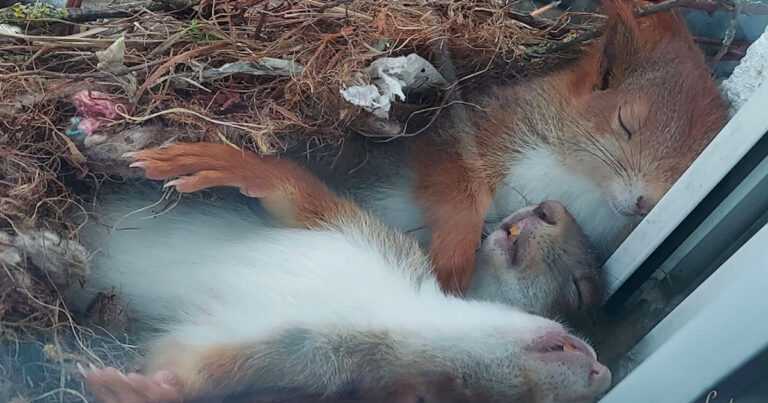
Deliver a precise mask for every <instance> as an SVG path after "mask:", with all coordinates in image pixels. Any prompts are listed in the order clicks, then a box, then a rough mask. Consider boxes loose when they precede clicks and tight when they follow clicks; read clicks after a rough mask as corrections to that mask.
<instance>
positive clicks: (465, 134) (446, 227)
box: [411, 0, 726, 292]
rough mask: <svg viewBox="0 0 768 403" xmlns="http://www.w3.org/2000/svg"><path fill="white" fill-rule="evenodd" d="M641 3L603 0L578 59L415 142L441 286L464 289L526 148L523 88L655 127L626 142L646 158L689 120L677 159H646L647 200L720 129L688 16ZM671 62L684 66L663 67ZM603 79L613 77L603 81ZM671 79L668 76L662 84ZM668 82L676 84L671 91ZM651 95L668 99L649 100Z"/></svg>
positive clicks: (596, 117) (558, 103) (562, 105)
mask: <svg viewBox="0 0 768 403" xmlns="http://www.w3.org/2000/svg"><path fill="white" fill-rule="evenodd" d="M641 4H643V3H642V2H640V1H636V0H605V1H604V2H603V5H604V10H605V13H606V14H607V16H608V21H607V26H606V31H605V33H604V34H603V35H602V37H601V38H599V40H597V41H595V42H594V43H593V44H592V45H590V46H589V47H588V48H587V49H586V53H585V54H584V56H583V57H582V58H580V59H579V60H578V61H576V62H575V63H573V64H572V65H571V66H569V67H568V68H566V69H563V70H561V71H559V72H557V73H553V74H552V75H550V76H547V77H543V78H541V79H539V80H538V81H531V82H528V83H522V85H518V86H507V87H501V88H498V89H496V90H495V92H494V91H490V92H489V94H482V95H481V97H480V98H481V102H478V104H480V105H481V108H478V109H467V112H466V116H462V115H459V117H458V118H455V120H456V122H453V121H451V119H450V117H446V119H447V120H448V121H450V123H449V124H447V125H446V124H443V126H442V127H441V128H439V129H438V131H439V132H441V133H438V134H437V135H438V136H440V137H441V138H445V137H448V138H449V139H451V140H449V141H453V142H454V144H452V145H450V144H448V145H446V144H442V145H443V147H442V148H438V147H436V146H435V145H434V144H431V143H429V141H427V140H425V141H421V144H417V145H416V146H415V152H413V153H412V157H411V158H412V159H413V161H412V163H413V165H414V166H415V167H416V175H417V186H416V189H415V192H416V195H417V200H418V201H419V202H420V203H421V206H422V208H423V210H424V211H425V214H426V216H427V225H428V226H429V227H430V228H431V230H432V233H433V241H432V245H431V252H430V253H431V256H432V258H433V260H434V265H435V270H436V272H437V275H438V278H439V280H440V283H441V285H442V286H443V287H444V288H445V289H448V290H451V291H454V292H461V291H462V290H463V289H465V288H466V287H467V285H468V282H469V279H470V278H471V275H472V272H473V270H474V251H475V247H476V246H477V244H478V242H479V237H480V231H481V227H482V224H483V218H484V216H485V214H486V210H487V209H488V207H489V205H490V203H491V200H492V197H493V194H494V190H495V188H496V187H497V185H498V184H499V183H500V181H501V180H502V179H503V178H504V177H505V176H506V175H507V174H508V172H507V171H506V170H507V169H508V168H507V167H508V162H509V160H510V158H512V156H513V155H515V154H516V153H519V152H520V149H519V144H521V143H520V142H519V141H520V138H519V136H521V134H519V133H518V132H525V130H519V128H521V127H524V126H525V125H527V124H528V121H526V116H520V114H519V111H521V108H518V107H516V106H515V105H514V104H515V103H516V102H517V100H518V99H520V97H524V96H525V94H526V92H527V91H533V90H540V89H541V88H544V90H545V91H548V97H546V99H545V100H544V101H542V102H541V103H539V104H537V105H531V104H530V102H534V101H529V104H528V105H527V106H526V108H528V109H522V110H525V111H531V110H535V111H537V113H542V114H543V115H545V116H546V114H547V113H549V114H561V113H563V112H562V111H563V110H567V111H569V113H572V114H573V116H580V117H581V118H582V119H584V122H588V125H590V126H591V127H592V128H594V129H595V130H594V131H595V132H596V133H611V132H620V130H621V127H620V126H619V125H620V123H619V121H618V120H617V119H616V116H617V113H616V112H617V105H620V106H621V111H620V113H621V116H622V118H623V119H624V120H625V121H626V122H625V123H626V124H627V125H629V126H630V127H631V128H632V129H634V130H635V131H641V130H645V131H646V132H649V133H647V134H646V133H645V132H644V133H643V134H642V135H638V136H635V137H634V138H633V139H632V141H631V143H630V144H629V146H630V147H634V148H635V149H639V150H643V151H644V152H645V153H646V155H651V157H650V158H655V156H658V155H661V154H663V153H664V152H665V151H664V149H666V148H667V144H666V143H660V140H659V139H658V138H657V137H656V136H654V132H661V131H663V130H664V128H665V127H667V126H669V125H675V124H682V125H685V126H681V127H684V128H685V129H682V130H681V135H680V136H679V138H678V139H677V140H676V144H675V147H676V148H677V149H678V150H677V151H676V152H678V153H679V158H669V157H668V156H666V155H664V158H663V160H662V158H660V157H659V160H658V161H656V160H651V161H648V162H649V163H650V165H653V166H655V167H656V168H655V172H654V175H655V177H653V178H649V179H648V183H647V192H648V193H647V194H646V195H645V196H644V197H645V199H646V200H647V201H648V204H649V205H652V204H655V202H657V201H658V200H659V199H660V198H661V196H662V195H663V193H664V192H665V191H666V190H667V189H668V187H669V186H670V185H671V182H672V181H673V180H674V179H675V178H676V177H677V176H679V175H680V174H681V173H682V171H683V170H684V169H685V168H686V167H687V166H688V164H689V163H690V162H691V161H692V160H693V159H694V158H695V156H696V155H697V154H698V153H699V152H700V151H701V150H702V149H703V147H704V146H705V145H706V144H707V143H708V141H709V139H710V138H711V137H710V136H712V135H714V133H716V132H717V131H718V130H719V128H720V127H722V125H723V122H724V120H725V116H726V115H725V114H726V108H725V107H724V104H723V102H722V100H721V98H720V97H719V92H718V91H717V89H716V87H715V84H714V81H713V80H712V79H711V77H710V76H709V74H710V73H709V71H708V70H707V68H706V65H705V63H704V59H703V55H702V54H701V52H700V51H699V50H698V49H697V48H696V45H695V43H694V42H693V40H692V37H691V35H690V34H689V33H688V31H687V28H686V26H685V24H684V22H683V21H682V19H681V18H679V17H678V16H677V15H676V14H675V13H674V12H664V13H657V14H654V15H651V16H647V17H636V16H635V15H634V10H635V7H637V6H639V5H641ZM670 60H671V61H672V62H669V61H670ZM660 61H663V62H660ZM665 64H666V65H665ZM638 68H639V69H642V70H643V71H647V72H648V73H649V75H648V76H642V77H641V79H642V78H644V77H650V78H649V80H655V81H651V82H647V83H645V85H644V86H643V85H637V83H636V82H634V83H633V85H634V87H632V88H637V87H643V88H644V89H643V90H644V91H646V92H645V93H643V94H639V93H638V94H635V93H630V92H628V90H619V89H617V88H618V87H619V84H621V83H623V82H624V81H625V80H628V79H630V78H629V75H628V74H629V72H631V71H633V70H632V69H638ZM665 69H667V70H674V72H675V73H678V74H679V73H680V72H682V74H679V75H667V74H666V71H665ZM681 76H682V77H684V78H685V79H687V80H690V81H689V83H695V84H696V85H695V86H691V85H685V86H683V87H682V88H683V89H684V91H679V90H678V89H677V88H678V87H675V86H674V85H673V84H678V83H677V82H676V80H679V77H681ZM673 77H674V78H673ZM606 78H607V79H608V80H609V81H608V82H604V81H605V79H606ZM632 79H634V80H638V78H637V77H634V78H632ZM665 79H666V80H667V81H668V82H663V80H665ZM537 86H540V87H537ZM606 86H607V87H610V90H608V91H596V90H605V89H606V88H605V87H606ZM671 88H676V89H675V91H679V92H676V93H675V94H673V96H666V94H667V93H668V92H669V91H670V89H671ZM542 99H544V98H542ZM651 99H661V100H665V102H667V103H666V104H659V103H653V102H651V101H650V100H651ZM691 100H695V101H691ZM471 101H475V100H474V99H473V100H471ZM537 102H538V101H537ZM659 110H665V111H669V110H674V111H677V112H679V113H677V114H676V116H679V118H678V119H679V122H669V121H662V120H660V119H661V118H658V117H657V115H661V114H659V113H657V112H658V111H659ZM538 111H541V112H538ZM665 116H669V113H667V114H666V115H665ZM689 117H692V118H689ZM641 119H645V120H643V121H642V122H641ZM654 119H655V120H654ZM461 125H465V126H466V128H462V127H460V126H461ZM457 133H458V136H457V135H456V134H457ZM665 141H668V140H665ZM522 144H525V139H523V141H522ZM649 153H650V154H649ZM653 153H656V154H653ZM651 207H652V206H651Z"/></svg>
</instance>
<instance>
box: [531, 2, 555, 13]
mask: <svg viewBox="0 0 768 403" xmlns="http://www.w3.org/2000/svg"><path fill="white" fill-rule="evenodd" d="M560 3H562V1H561V0H557V1H553V2H551V3H549V4H547V5H546V6H544V7H539V8H537V9H535V10H533V11H531V17H538V16H539V15H541V14H543V13H545V12H547V11H549V10H551V9H553V8H555V7H557V6H559V5H560Z"/></svg>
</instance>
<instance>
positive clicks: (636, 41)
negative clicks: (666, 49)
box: [595, 0, 695, 89]
mask: <svg viewBox="0 0 768 403" xmlns="http://www.w3.org/2000/svg"><path fill="white" fill-rule="evenodd" d="M650 4H652V2H648V1H642V0H602V8H603V13H604V14H605V15H606V16H607V17H608V21H607V23H606V26H605V34H604V35H603V36H602V38H601V41H600V43H598V44H597V47H598V49H596V50H595V53H597V57H596V58H595V62H596V63H598V65H597V66H595V67H598V70H599V71H600V80H599V83H597V85H596V87H597V88H598V89H609V88H615V87H616V86H618V85H619V84H620V83H621V82H622V81H623V80H624V77H625V75H626V73H627V71H628V70H629V69H630V67H631V66H633V65H636V64H637V63H638V62H641V61H642V60H647V59H648V57H649V56H650V55H651V54H652V53H653V52H654V51H655V50H656V49H657V48H658V46H659V45H660V44H661V43H663V42H665V41H670V40H673V41H677V42H679V41H681V40H682V41H685V42H687V43H688V44H689V45H690V46H691V48H692V49H693V47H694V46H695V45H694V43H693V39H692V38H691V36H690V33H689V32H688V29H687V27H686V25H685V22H684V21H683V20H682V18H680V17H679V16H678V15H677V14H676V13H675V12H674V11H666V12H658V13H655V14H651V15H648V16H644V17H638V16H637V14H636V12H637V10H638V8H639V7H643V6H647V5H650Z"/></svg>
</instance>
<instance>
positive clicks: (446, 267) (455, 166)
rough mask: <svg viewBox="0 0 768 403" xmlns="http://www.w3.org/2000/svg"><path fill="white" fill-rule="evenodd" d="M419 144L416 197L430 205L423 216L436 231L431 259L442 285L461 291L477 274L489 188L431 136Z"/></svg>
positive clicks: (416, 167)
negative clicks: (440, 148) (477, 254)
mask: <svg viewBox="0 0 768 403" xmlns="http://www.w3.org/2000/svg"><path fill="white" fill-rule="evenodd" d="M421 142H422V143H423V144H420V145H419V147H418V148H417V150H418V152H419V154H418V155H419V157H420V158H415V159H414V160H413V162H414V171H415V172H416V178H417V184H416V189H415V195H416V198H417V200H418V201H419V202H420V203H421V204H422V205H424V206H428V208H427V209H426V210H425V220H426V223H427V225H428V226H429V227H430V228H431V230H432V243H431V246H430V257H431V258H432V262H433V266H434V268H435V275H436V277H437V280H438V282H439V283H440V286H441V287H442V289H443V290H444V291H447V292H451V293H456V294H461V293H462V292H463V291H464V290H466V288H467V287H469V284H470V281H471V280H472V275H473V274H474V270H475V252H476V250H477V247H478V246H479V244H480V236H481V233H482V229H483V222H484V219H485V214H486V211H487V210H488V208H489V206H490V203H491V191H490V188H489V187H488V186H487V185H486V184H485V183H484V181H483V180H482V178H478V177H477V176H475V175H474V174H473V172H472V166H471V165H469V164H467V163H465V160H464V159H462V158H460V156H459V155H458V154H457V153H455V152H450V151H443V152H441V151H436V150H437V148H436V146H435V145H434V144H427V143H430V142H429V141H428V140H421ZM429 150H432V151H429ZM425 152H426V153H428V154H426V155H425V154H423V153H425Z"/></svg>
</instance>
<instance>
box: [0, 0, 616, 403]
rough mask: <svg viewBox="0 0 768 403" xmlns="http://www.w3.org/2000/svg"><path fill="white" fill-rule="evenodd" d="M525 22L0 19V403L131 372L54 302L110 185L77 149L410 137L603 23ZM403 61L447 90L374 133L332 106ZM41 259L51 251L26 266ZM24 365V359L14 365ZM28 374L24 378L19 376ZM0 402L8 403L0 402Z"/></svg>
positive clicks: (214, 10) (376, 13)
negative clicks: (114, 370) (376, 72)
mask: <svg viewBox="0 0 768 403" xmlns="http://www.w3.org/2000/svg"><path fill="white" fill-rule="evenodd" d="M533 10H536V8H535V6H534V5H533V4H528V3H524V2H522V1H521V2H517V3H511V2H505V1H498V0H452V1H449V0H437V1H416V0H414V1H387V0H354V1H344V0H341V1H316V0H286V1H280V0H226V1H217V2H211V1H207V0H204V1H202V2H199V3H197V2H191V1H188V0H173V1H169V0H162V1H146V0H142V1H139V2H134V3H128V4H122V5H120V7H119V8H89V9H57V8H54V7H51V6H46V5H40V4H36V5H29V4H27V5H22V4H16V5H14V6H12V7H10V8H6V9H0V53H1V54H2V55H3V56H2V58H1V59H0V157H2V158H0V268H2V269H3V270H0V277H2V278H1V279H0V324H2V328H0V346H1V347H0V400H3V399H5V400H4V401H6V400H10V399H11V398H19V399H20V396H22V395H23V396H24V397H25V398H35V401H84V397H83V393H84V392H83V390H82V385H81V384H80V382H79V381H78V380H77V376H76V370H73V368H74V363H75V362H82V363H85V362H102V363H108V364H109V365H113V366H120V365H122V364H124V363H125V362H126V357H129V356H133V355H135V354H136V353H135V351H134V349H133V348H132V347H131V346H130V345H129V344H127V343H126V339H125V338H124V337H123V335H120V334H119V333H120V332H119V331H117V332H116V333H117V334H115V332H111V333H110V332H99V333H95V332H94V331H92V330H88V329H86V328H81V327H79V325H78V323H84V321H85V320H86V319H84V318H73V317H72V315H71V314H70V312H69V310H68V309H67V307H66V305H65V304H64V303H63V302H62V301H63V300H62V298H61V293H62V291H63V290H64V289H66V288H67V287H69V286H71V285H72V284H77V283H78V282H79V281H81V280H82V278H83V277H84V275H85V273H86V267H87V264H86V262H87V254H86V253H85V251H84V250H82V248H81V247H80V246H79V245H78V244H77V243H76V239H77V232H78V229H79V228H80V225H81V223H82V216H83V214H79V213H80V212H84V211H87V210H89V208H88V207H87V206H88V200H89V199H90V196H91V195H92V194H93V192H94V190H95V189H96V188H97V187H98V184H99V183H100V181H102V180H104V179H107V177H108V175H107V174H114V173H115V170H114V169H113V170H110V169H107V168H106V167H107V165H109V164H108V160H109V158H106V157H105V158H102V157H103V155H104V153H105V152H106V151H104V149H99V146H92V144H91V145H89V141H92V142H93V141H94V140H93V139H94V138H98V137H101V138H111V139H114V138H117V137H120V136H122V137H120V138H121V139H123V140H125V143H126V144H130V147H129V149H127V150H122V149H113V148H114V147H112V146H109V147H112V148H110V149H109V152H111V153H112V154H115V153H117V154H119V151H121V150H122V151H128V150H130V149H133V148H141V147H143V146H148V145H152V144H153V141H155V140H157V139H154V140H153V139H144V138H143V137H142V136H145V135H146V130H155V131H156V132H157V133H162V134H163V135H165V136H166V139H167V136H169V134H168V133H174V134H173V135H174V136H177V137H183V136H184V135H188V134H189V133H194V135H193V137H195V138H204V139H206V140H208V141H217V142H229V143H233V144H237V145H239V146H243V147H246V148H249V149H252V150H255V151H258V152H261V153H275V152H280V151H282V150H285V149H287V148H288V147H290V146H291V145H293V144H295V143H297V142H305V141H314V142H319V143H340V142H342V141H344V139H345V138H347V137H348V136H355V135H360V134H365V133H368V132H370V131H371V129H372V128H381V127H390V128H391V127H394V128H395V129H394V130H393V131H392V132H391V133H387V135H392V136H399V135H408V134H409V131H415V130H417V129H414V128H410V127H407V125H406V124H404V122H407V121H409V118H410V116H412V115H413V114H418V113H423V114H428V113H431V112H430V111H434V110H435V109H436V108H437V107H439V106H440V105H441V102H442V100H444V99H445V95H446V93H447V92H449V91H450V90H451V89H453V88H457V87H458V86H463V87H465V88H468V89H471V88H472V86H479V85H482V83H483V82H487V81H488V80H498V79H519V78H520V77H525V76H529V75H532V74H540V73H545V72H548V71H551V70H552V69H555V68H557V67H558V66H560V65H562V64H563V63H566V62H568V61H569V60H572V59H573V58H574V57H576V56H578V54H579V50H580V48H581V46H580V45H582V44H583V43H585V42H586V41H589V40H591V39H593V38H595V37H596V36H597V35H598V34H599V32H600V27H601V23H602V21H603V19H602V17H601V16H599V15H596V14H587V13H562V12H558V11H557V10H555V9H549V10H546V11H545V10H541V9H539V10H536V11H533ZM532 11H533V12H532ZM17 28H18V29H17ZM411 54H416V55H419V56H421V57H422V58H424V59H426V60H427V61H428V62H430V63H431V64H432V65H434V66H435V67H437V70H439V71H440V73H441V74H442V75H443V76H444V78H445V79H446V80H447V84H446V85H444V86H441V87H438V88H431V89H430V91H428V92H427V93H426V94H425V93H424V92H423V91H422V92H419V93H418V94H416V95H414V94H410V93H409V94H407V95H408V96H407V98H406V99H405V100H404V101H399V102H395V105H394V109H393V111H392V113H391V116H388V117H384V118H382V117H381V116H375V115H374V114H372V113H371V112H370V111H367V110H365V109H364V108H361V107H359V106H355V105H352V104H351V103H350V102H348V101H346V100H345V99H344V98H343V97H342V96H341V90H342V89H345V88H348V87H350V86H353V85H365V84H370V83H371V81H372V78H371V76H370V74H369V73H368V70H367V68H368V66H369V65H370V64H371V63H372V62H374V61H375V60H378V59H381V58H385V57H399V56H407V55H411ZM83 91H85V92H86V93H87V94H88V95H87V96H84V95H82V94H83ZM94 94H95V95H94ZM78 97H80V98H78ZM83 97H85V98H83ZM78 99H79V100H80V101H78ZM78 102H80V103H78ZM99 103H102V104H104V105H106V109H107V110H106V111H104V110H101V111H100V112H99V113H97V114H96V115H98V116H97V118H95V119H96V120H94V121H95V122H96V123H97V124H95V125H90V126H88V125H85V126H84V124H83V122H84V120H85V119H86V116H84V114H85V115H87V114H88V112H87V111H86V112H84V109H87V108H95V109H98V108H97V107H98V104H99ZM86 104H87V105H86ZM83 105H85V106H83ZM91 112H93V111H91ZM169 128H170V129H173V130H170V131H169V130H168V129H169ZM142 130H144V131H142ZM83 132H85V133H83ZM137 133H138V134H137ZM158 136H159V134H158ZM160 137H161V136H160ZM105 147H106V146H105ZM94 150H97V151H98V150H100V151H98V152H97V151H94ZM109 152H106V153H107V154H109ZM105 161H106V162H105ZM118 173H121V172H118ZM54 238H55V239H54ZM54 240H55V242H54ZM51 245H56V247H57V248H59V250H57V251H56V253H54V254H47V253H42V254H41V253H40V252H41V251H43V250H50V247H51ZM43 255H45V256H48V255H56V256H64V257H65V259H64V260H57V261H51V260H50V259H48V260H46V259H43V258H40V256H43ZM111 306H113V305H111V302H109V301H108V302H107V303H105V304H103V305H101V308H98V309H97V311H100V312H101V311H104V310H105V309H106V310H107V311H108V310H109V309H110V308H109V307H111ZM118 316H119V315H118ZM102 319H103V318H102ZM111 320H114V317H112V319H111ZM102 322H103V321H102ZM100 326H103V327H109V323H107V324H103V323H102V324H100ZM118 327H119V326H118ZM25 343H27V344H25ZM22 350H23V351H27V352H28V353H29V354H31V356H29V355H27V356H26V357H27V359H26V361H25V360H24V359H23V357H25V356H24V355H23V354H21V353H20V351H22ZM19 357H22V358H19ZM29 357H33V358H31V359H30V358H29ZM30 361H31V362H37V361H39V362H40V364H39V366H38V369H39V370H38V371H37V372H35V374H34V375H33V374H30V372H29V370H28V369H29V367H30V365H32V366H33V367H34V366H35V365H36V364H30ZM9 385H16V387H17V388H16V389H14V390H13V391H12V392H8V393H6V394H4V393H5V392H6V391H7V390H8V386H9ZM19 385H23V387H22V388H21V389H18V386H19ZM20 393H21V394H20ZM18 401H19V402H21V401H24V400H18Z"/></svg>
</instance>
